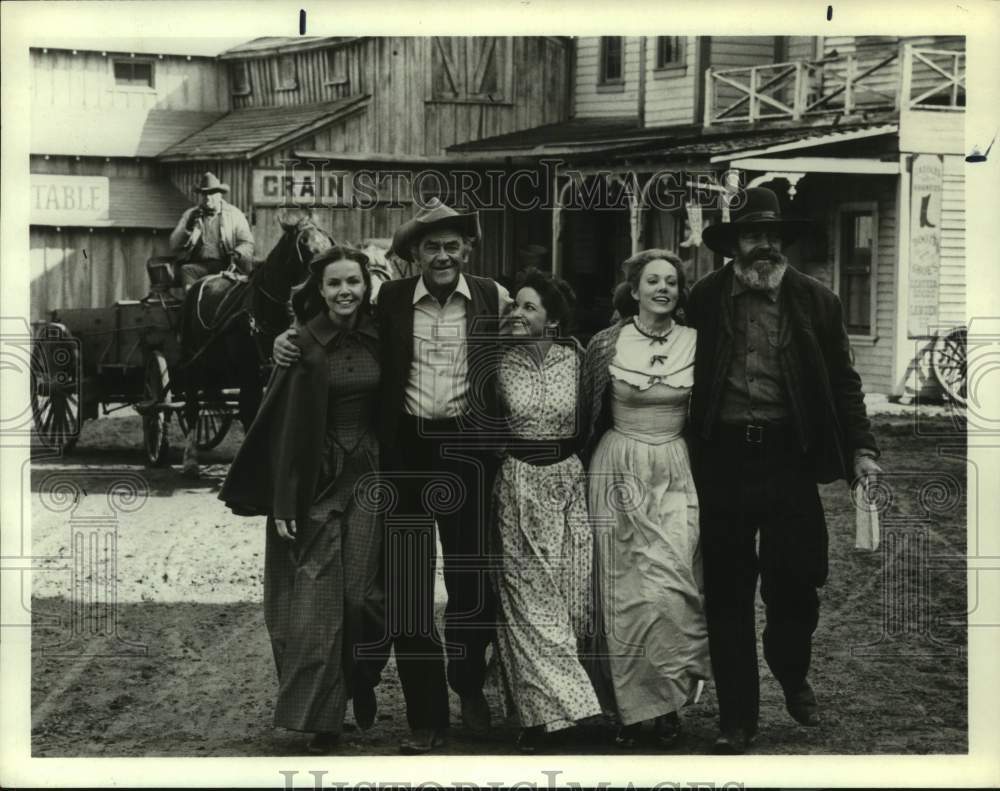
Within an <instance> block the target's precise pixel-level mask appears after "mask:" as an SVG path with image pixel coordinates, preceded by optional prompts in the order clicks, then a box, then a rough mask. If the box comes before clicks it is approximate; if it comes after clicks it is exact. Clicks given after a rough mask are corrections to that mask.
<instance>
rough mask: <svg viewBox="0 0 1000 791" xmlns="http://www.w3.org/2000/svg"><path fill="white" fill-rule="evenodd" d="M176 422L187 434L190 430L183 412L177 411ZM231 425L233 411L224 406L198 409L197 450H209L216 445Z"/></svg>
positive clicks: (195, 437) (223, 437)
mask: <svg viewBox="0 0 1000 791" xmlns="http://www.w3.org/2000/svg"><path fill="white" fill-rule="evenodd" d="M177 422H178V423H179V424H180V427H181V431H183V432H184V434H185V435H187V433H188V431H189V430H190V426H188V422H187V418H186V417H185V416H184V412H183V411H181V412H178V413H177ZM232 425H233V413H232V412H231V411H230V410H229V409H228V408H227V407H225V406H212V405H209V406H203V407H201V408H200V409H199V410H198V424H197V425H196V426H195V436H194V439H195V445H196V446H197V448H198V450H211V449H212V448H214V447H216V446H217V445H218V444H219V443H220V442H222V440H223V439H225V437H226V434H227V433H228V432H229V427H230V426H232Z"/></svg>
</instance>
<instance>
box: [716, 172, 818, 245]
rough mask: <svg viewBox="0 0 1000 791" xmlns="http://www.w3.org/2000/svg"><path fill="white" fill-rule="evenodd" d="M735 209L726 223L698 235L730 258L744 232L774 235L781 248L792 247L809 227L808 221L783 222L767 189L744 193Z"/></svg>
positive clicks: (785, 219) (751, 190)
mask: <svg viewBox="0 0 1000 791" xmlns="http://www.w3.org/2000/svg"><path fill="white" fill-rule="evenodd" d="M740 204H741V205H740ZM737 205H738V208H733V209H731V214H730V221H729V222H721V223H716V224H715V225H709V226H708V227H707V228H705V230H704V231H702V234H701V238H702V241H704V242H705V244H706V245H708V247H709V248H710V249H711V250H714V251H715V252H717V253H722V254H723V255H726V256H729V257H733V256H734V255H735V253H736V240H737V238H738V237H739V235H740V234H741V233H744V232H746V231H774V232H776V233H778V234H779V235H780V236H781V240H782V242H783V243H784V244H791V243H792V242H794V241H795V240H796V239H797V238H798V237H799V235H800V234H802V232H803V231H805V230H807V229H808V228H809V227H810V226H811V225H812V222H811V221H810V220H803V219H798V218H792V217H789V218H783V217H782V216H781V206H780V205H779V203H778V196H777V195H775V194H774V192H773V191H771V190H769V189H767V188H766V187H751V188H750V189H747V190H743V192H741V193H740V194H739V196H738V198H737Z"/></svg>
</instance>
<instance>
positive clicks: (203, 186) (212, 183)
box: [194, 173, 229, 193]
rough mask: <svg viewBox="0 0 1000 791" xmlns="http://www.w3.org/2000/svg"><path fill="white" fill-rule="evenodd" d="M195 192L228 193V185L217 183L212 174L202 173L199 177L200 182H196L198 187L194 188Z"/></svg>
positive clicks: (215, 177) (217, 180)
mask: <svg viewBox="0 0 1000 791" xmlns="http://www.w3.org/2000/svg"><path fill="white" fill-rule="evenodd" d="M194 191H195V192H201V193H205V192H229V185H228V184H223V183H222V182H221V181H219V179H218V177H217V176H216V175H215V174H214V173H203V174H202V176H201V181H199V182H198V186H197V187H195V188H194Z"/></svg>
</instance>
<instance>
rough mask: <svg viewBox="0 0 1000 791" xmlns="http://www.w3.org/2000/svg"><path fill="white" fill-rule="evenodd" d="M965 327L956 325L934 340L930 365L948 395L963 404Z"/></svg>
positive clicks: (964, 388)
mask: <svg viewBox="0 0 1000 791" xmlns="http://www.w3.org/2000/svg"><path fill="white" fill-rule="evenodd" d="M967 336H968V332H967V331H966V329H965V327H956V328H955V329H953V330H952V331H951V332H949V333H948V334H947V335H944V336H940V335H939V336H938V337H937V339H936V340H935V341H934V352H933V354H932V357H931V366H932V367H933V369H934V376H935V378H936V379H937V380H938V383H939V384H940V385H941V388H942V389H943V390H944V391H945V393H947V394H948V397H949V398H950V399H951V400H952V401H954V402H955V403H957V404H960V405H962V406H965V398H966V387H967V382H966V361H965V358H966V341H967Z"/></svg>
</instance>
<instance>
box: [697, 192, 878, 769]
mask: <svg viewBox="0 0 1000 791" xmlns="http://www.w3.org/2000/svg"><path fill="white" fill-rule="evenodd" d="M738 198H739V205H738V206H736V207H734V208H733V213H732V219H731V221H730V222H725V223H719V224H716V225H713V226H710V227H708V228H706V229H705V232H704V235H703V238H704V241H705V244H707V245H708V246H709V247H710V248H711V249H712V250H714V251H716V252H718V253H722V254H723V255H725V256H729V257H731V258H732V261H730V262H729V263H727V264H726V265H725V266H724V267H722V269H719V270H716V271H715V272H712V273H710V274H709V275H706V276H705V277H704V278H702V279H701V280H700V281H699V282H698V283H697V284H696V285H695V286H694V288H693V289H692V292H691V296H690V300H689V302H688V308H687V313H688V317H689V320H690V321H691V323H692V324H693V325H694V326H695V327H696V328H697V330H698V344H697V352H696V357H695V384H694V394H693V400H692V405H691V424H690V429H691V448H692V457H693V462H694V473H695V482H696V484H697V487H698V496H699V501H700V506H701V543H702V553H703V562H704V573H705V604H706V614H707V619H708V636H709V648H710V651H711V657H712V669H713V675H714V677H715V687H716V693H717V695H718V700H719V719H720V731H721V733H720V736H719V738H718V739H717V741H716V743H715V746H714V751H715V752H716V753H723V754H726V753H728V754H732V753H742V752H744V751H745V750H746V749H747V747H748V745H749V743H750V742H751V740H752V739H753V737H754V735H755V734H756V732H757V721H758V713H759V698H760V694H759V679H758V665H757V647H756V646H757V642H756V627H755V623H754V598H755V595H756V586H757V578H758V576H759V577H760V579H761V597H762V598H763V600H764V605H765V610H766V617H767V625H766V627H765V629H764V658H765V659H766V661H767V664H768V666H769V667H770V669H771V672H772V673H773V674H774V676H775V678H776V679H777V680H778V682H779V683H780V684H781V687H782V690H783V692H784V696H785V704H786V708H787V710H788V713H789V714H790V715H791V716H792V717H793V718H794V719H795V720H796V721H798V722H799V723H801V724H803V725H816V724H818V723H819V707H818V705H817V701H816V697H815V694H814V692H813V690H812V687H811V686H810V684H809V681H808V679H807V674H808V670H809V664H810V656H811V646H812V634H813V631H814V630H815V628H816V625H817V622H818V618H819V599H818V596H817V588H819V587H820V586H821V585H822V584H823V582H824V581H825V579H826V576H827V533H826V523H825V519H824V514H823V508H822V504H821V503H820V498H819V493H818V490H817V486H816V484H817V482H820V483H824V482H829V481H833V480H837V479H847V480H852V479H856V478H858V477H861V476H867V475H870V474H877V473H878V472H880V470H879V467H878V465H877V464H876V463H875V461H874V459H875V458H877V457H878V453H879V451H878V445H877V444H876V442H875V438H874V437H873V436H872V433H871V430H870V426H869V421H868V418H867V415H866V411H865V403H864V395H863V393H862V389H861V379H860V377H859V376H858V374H857V372H856V371H855V370H854V368H853V366H852V364H851V349H850V344H849V342H848V338H847V333H846V330H845V328H844V321H843V316H842V312H841V305H840V300H839V299H838V298H837V296H836V295H835V294H834V293H833V292H832V291H830V290H829V289H827V288H826V287H825V286H823V285H822V284H820V283H819V282H818V281H817V280H814V279H813V278H811V277H808V276H806V275H804V274H801V273H800V272H798V271H797V270H796V269H794V268H792V267H790V266H788V262H787V259H786V258H785V256H784V253H783V249H784V247H785V246H786V245H788V244H789V243H790V242H791V241H792V240H793V239H794V238H795V237H796V236H797V235H799V234H800V233H801V232H802V231H803V230H804V229H805V227H806V226H807V223H806V222H805V221H802V220H793V219H788V218H783V217H782V216H781V210H780V206H779V203H778V198H777V196H776V195H775V193H773V192H772V191H771V190H768V189H748V190H746V191H745V192H743V193H741V194H740V195H739V196H738ZM758 534H759V548H758Z"/></svg>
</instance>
